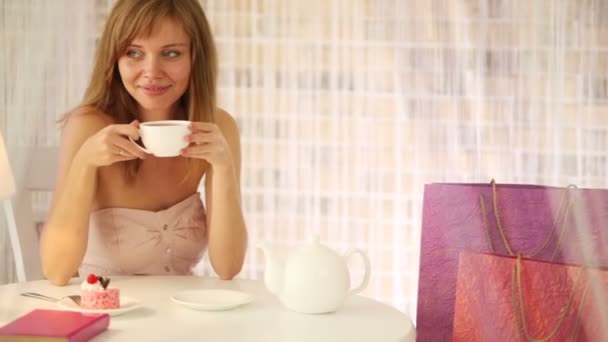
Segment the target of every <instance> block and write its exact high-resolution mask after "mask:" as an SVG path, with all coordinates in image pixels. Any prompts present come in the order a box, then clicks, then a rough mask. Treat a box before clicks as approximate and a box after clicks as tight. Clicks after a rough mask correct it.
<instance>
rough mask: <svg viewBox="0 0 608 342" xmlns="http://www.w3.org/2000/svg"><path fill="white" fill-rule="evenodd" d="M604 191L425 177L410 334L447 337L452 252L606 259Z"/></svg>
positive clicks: (607, 200)
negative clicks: (413, 323)
mask: <svg viewBox="0 0 608 342" xmlns="http://www.w3.org/2000/svg"><path fill="white" fill-rule="evenodd" d="M606 223H608V190H606V189H576V188H573V187H568V188H559V187H545V186H537V185H504V184H500V185H496V184H495V183H494V182H491V183H489V184H447V183H441V184H428V185H426V186H425V190H424V203H423V215H422V237H421V250H420V273H419V282H418V309H417V317H416V331H417V336H418V338H417V339H418V341H449V340H450V339H451V338H452V326H453V317H454V300H455V292H456V274H457V267H458V255H459V253H460V252H461V251H473V252H481V253H496V254H498V255H505V256H514V255H517V254H518V253H522V254H523V255H524V256H525V257H527V258H532V259H536V260H546V261H555V262H562V263H572V264H584V265H590V266H608V250H607V249H606V246H607V245H608V225H607V224H606Z"/></svg>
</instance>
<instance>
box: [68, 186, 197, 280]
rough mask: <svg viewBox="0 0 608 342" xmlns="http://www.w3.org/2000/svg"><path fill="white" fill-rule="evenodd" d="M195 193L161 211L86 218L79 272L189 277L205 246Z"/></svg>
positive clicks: (111, 211) (124, 210) (131, 211)
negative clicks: (86, 232) (86, 233)
mask: <svg viewBox="0 0 608 342" xmlns="http://www.w3.org/2000/svg"><path fill="white" fill-rule="evenodd" d="M206 230H207V226H206V214H205V208H204V206H203V203H202V200H201V196H200V193H198V192H197V193H194V194H192V195H191V196H189V197H188V198H186V199H184V200H183V201H181V202H179V203H177V204H175V205H173V206H171V207H170V208H168V209H165V210H161V211H156V212H154V211H147V210H139V209H127V208H107V209H102V210H99V211H95V212H93V213H91V215H90V220H89V240H88V246H87V252H86V254H85V257H84V260H83V261H82V265H81V266H80V269H79V273H80V274H81V275H83V274H84V275H86V274H89V273H95V274H102V275H126V274H156V275H159V274H191V273H192V271H191V269H192V267H193V266H195V265H196V264H197V263H198V261H199V260H200V259H201V257H202V256H203V253H204V252H205V249H206V247H207V234H206Z"/></svg>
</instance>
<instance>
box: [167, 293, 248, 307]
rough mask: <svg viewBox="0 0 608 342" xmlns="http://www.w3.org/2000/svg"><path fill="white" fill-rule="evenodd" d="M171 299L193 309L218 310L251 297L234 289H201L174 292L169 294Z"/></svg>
mask: <svg viewBox="0 0 608 342" xmlns="http://www.w3.org/2000/svg"><path fill="white" fill-rule="evenodd" d="M171 300H173V301H174V302H176V303H178V304H181V305H184V306H186V307H189V308H191V309H194V310H207V311H219V310H228V309H234V308H236V307H239V306H241V305H245V304H248V303H250V302H251V301H252V300H253V297H252V296H251V295H250V294H248V293H245V292H241V291H235V290H225V289H201V290H188V291H182V292H179V293H176V294H174V295H173V296H171Z"/></svg>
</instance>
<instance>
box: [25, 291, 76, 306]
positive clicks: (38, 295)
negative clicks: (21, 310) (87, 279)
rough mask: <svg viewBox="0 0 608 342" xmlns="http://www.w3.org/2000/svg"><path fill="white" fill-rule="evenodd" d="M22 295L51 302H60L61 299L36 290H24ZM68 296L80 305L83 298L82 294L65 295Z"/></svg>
mask: <svg viewBox="0 0 608 342" xmlns="http://www.w3.org/2000/svg"><path fill="white" fill-rule="evenodd" d="M21 295H22V296H24V297H31V298H37V299H43V300H47V301H49V302H58V301H59V299H57V298H53V297H49V296H45V295H43V294H40V293H36V292H24V293H22V294H21ZM66 297H67V298H70V299H71V300H72V301H73V302H74V303H76V304H78V305H80V298H81V297H80V295H71V296H65V297H64V298H66Z"/></svg>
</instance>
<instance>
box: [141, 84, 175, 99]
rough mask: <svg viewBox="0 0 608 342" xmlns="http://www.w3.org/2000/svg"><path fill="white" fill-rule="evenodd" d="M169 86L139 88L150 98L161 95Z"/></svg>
mask: <svg viewBox="0 0 608 342" xmlns="http://www.w3.org/2000/svg"><path fill="white" fill-rule="evenodd" d="M170 87H171V86H170V85H169V86H162V87H161V86H140V87H139V88H140V89H142V90H143V92H144V93H146V94H147V95H150V96H158V95H162V94H164V93H165V91H167V89H169V88H170Z"/></svg>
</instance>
